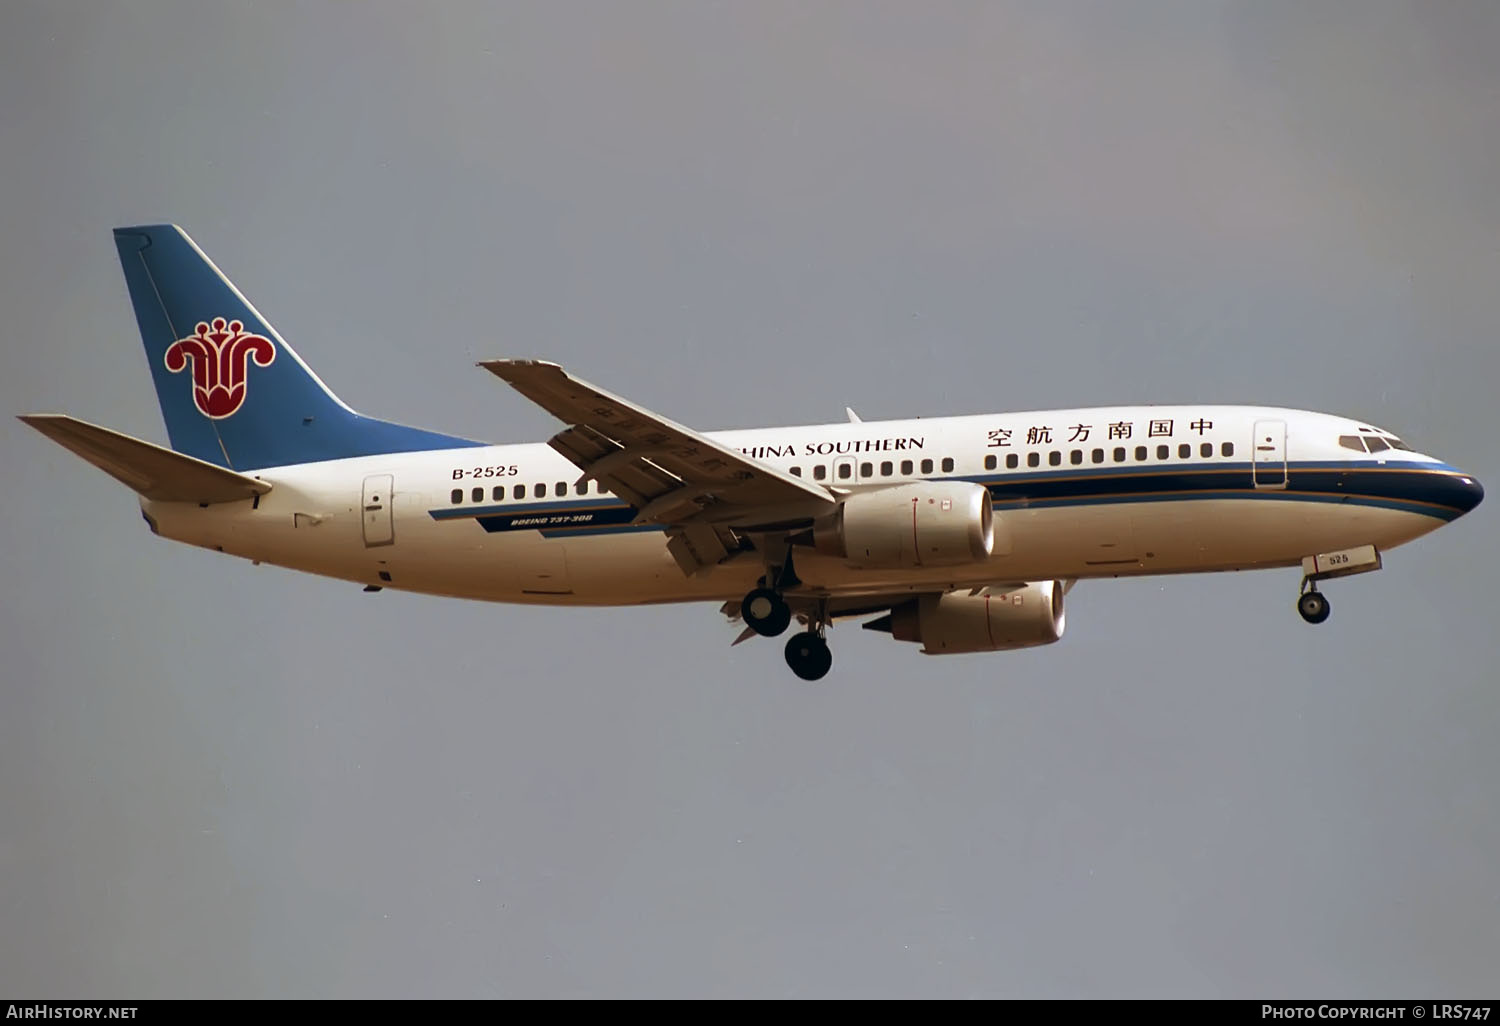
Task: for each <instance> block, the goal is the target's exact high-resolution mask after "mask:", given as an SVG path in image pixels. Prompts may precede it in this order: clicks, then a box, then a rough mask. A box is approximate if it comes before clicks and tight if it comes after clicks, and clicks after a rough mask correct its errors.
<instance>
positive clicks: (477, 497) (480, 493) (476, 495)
mask: <svg viewBox="0 0 1500 1026" xmlns="http://www.w3.org/2000/svg"><path fill="white" fill-rule="evenodd" d="M469 496H470V497H471V498H472V499H473V500H474V501H475V502H483V501H484V489H483V488H476V489H474V490H473V491H472V492H470V493H469Z"/></svg>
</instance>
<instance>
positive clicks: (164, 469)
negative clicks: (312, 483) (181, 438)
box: [20, 413, 271, 503]
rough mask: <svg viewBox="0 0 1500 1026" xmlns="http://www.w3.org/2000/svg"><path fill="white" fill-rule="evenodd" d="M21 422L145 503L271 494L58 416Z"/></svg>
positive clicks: (207, 466) (218, 470)
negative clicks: (149, 500)
mask: <svg viewBox="0 0 1500 1026" xmlns="http://www.w3.org/2000/svg"><path fill="white" fill-rule="evenodd" d="M20 419H21V420H22V421H24V422H26V423H27V424H30V425H31V426H32V427H34V428H36V429H37V430H38V431H40V432H41V433H42V434H44V435H46V436H47V437H48V438H50V439H52V440H53V441H54V442H56V443H57V444H58V445H60V446H62V447H63V448H64V449H70V450H72V451H73V452H75V453H77V454H78V455H80V456H82V457H83V458H84V459H86V460H88V461H89V462H90V463H92V464H93V465H94V466H96V467H98V468H99V469H100V470H102V471H104V472H105V473H106V474H108V475H109V476H110V477H112V478H114V479H115V480H116V481H119V482H121V483H122V484H124V485H126V486H127V487H130V488H133V489H134V490H135V491H137V492H139V493H140V494H142V495H144V496H145V497H146V498H148V499H155V500H158V501H161V502H199V503H209V502H234V501H236V500H239V499H249V498H253V497H254V496H257V495H264V494H266V492H269V491H270V490H271V486H270V485H269V484H267V483H266V482H265V481H257V480H256V479H255V478H253V477H246V476H245V475H244V474H236V473H235V472H234V471H232V470H225V469H224V468H223V467H216V466H214V465H213V464H212V463H205V462H203V461H202V460H199V459H194V458H193V457H192V456H184V455H183V454H182V453H179V452H173V451H172V450H171V449H164V448H162V447H161V446H159V445H152V444H151V443H150V442H143V441H141V440H140V439H139V438H132V437H130V436H129V435H122V434H120V432H118V431H111V430H110V429H109V428H103V427H100V426H98V425H97V424H90V423H88V422H87V421H82V420H76V419H75V418H73V417H65V416H63V415H62V414H59V413H33V414H28V415H26V416H23V417H22V418H20Z"/></svg>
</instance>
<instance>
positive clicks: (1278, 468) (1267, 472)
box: [1250, 420, 1286, 488]
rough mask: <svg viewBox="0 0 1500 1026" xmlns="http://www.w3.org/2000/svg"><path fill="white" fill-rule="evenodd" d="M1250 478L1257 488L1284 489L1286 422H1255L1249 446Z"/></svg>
mask: <svg viewBox="0 0 1500 1026" xmlns="http://www.w3.org/2000/svg"><path fill="white" fill-rule="evenodd" d="M1250 476H1251V479H1252V480H1253V481H1254V484H1255V487H1257V488H1285V487H1286V421H1284V420H1257V421H1256V422H1255V436H1254V437H1253V438H1252V439H1251V445H1250Z"/></svg>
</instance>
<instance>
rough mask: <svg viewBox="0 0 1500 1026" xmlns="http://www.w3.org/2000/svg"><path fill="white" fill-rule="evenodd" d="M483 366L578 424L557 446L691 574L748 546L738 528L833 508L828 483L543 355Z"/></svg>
mask: <svg viewBox="0 0 1500 1026" xmlns="http://www.w3.org/2000/svg"><path fill="white" fill-rule="evenodd" d="M479 366H481V367H483V368H484V369H485V370H488V371H489V372H490V373H492V374H494V375H495V376H496V377H499V378H501V379H502V380H504V381H505V382H507V383H508V384H509V385H510V386H511V387H512V388H514V389H515V390H516V391H518V392H520V393H521V394H522V395H524V396H525V397H526V398H528V399H530V400H531V401H532V402H534V403H536V404H537V405H538V406H540V407H541V408H542V409H544V410H546V411H547V412H548V413H551V414H552V415H553V416H554V417H557V418H558V419H559V420H561V421H563V422H565V423H566V424H568V425H569V427H568V428H567V429H565V430H563V431H560V432H559V433H557V434H556V435H554V436H553V437H552V438H551V439H550V441H549V443H548V444H550V445H551V446H552V448H554V449H556V450H557V451H558V452H560V453H561V454H562V455H563V456H565V457H567V458H568V460H569V461H571V462H572V463H573V465H574V466H576V467H578V468H579V469H580V470H582V471H583V477H582V478H580V480H587V479H589V478H592V479H594V480H597V481H599V482H600V483H601V484H602V485H603V486H604V487H606V488H608V489H609V490H610V491H612V492H614V493H615V494H616V495H618V496H620V497H621V498H623V499H625V500H626V501H628V502H629V503H630V504H631V505H633V506H634V507H635V508H636V510H637V514H636V519H635V522H636V523H638V524H660V525H661V526H662V527H663V528H664V529H666V530H667V531H668V534H669V535H670V536H671V541H670V542H669V545H668V548H669V549H671V551H672V555H673V556H674V557H675V558H676V559H677V562H678V564H679V565H681V566H682V568H683V570H684V572H687V573H692V572H695V571H696V570H698V569H701V568H703V567H705V566H711V565H713V564H715V563H718V562H722V561H723V560H724V559H726V558H728V556H729V555H730V554H731V553H732V552H733V551H735V550H736V549H738V548H739V542H738V540H737V539H736V538H735V536H734V535H733V533H732V532H731V530H730V529H731V528H736V527H737V528H742V529H746V530H755V529H760V530H768V529H775V528H778V527H783V526H786V527H790V526H792V525H805V524H806V523H807V521H809V520H811V519H812V518H813V517H816V516H818V515H821V514H823V513H828V512H831V511H832V510H833V508H834V506H835V504H836V501H837V500H836V499H835V498H834V497H833V496H832V495H831V494H830V493H829V492H828V491H827V490H826V489H824V488H822V487H819V486H818V485H815V484H812V483H811V482H808V481H804V480H802V479H801V478H799V477H794V476H792V475H791V474H788V473H786V472H785V471H782V470H778V469H776V468H775V467H771V466H767V465H766V464H764V463H761V462H759V461H757V460H753V459H750V458H749V457H747V456H745V455H744V454H743V453H741V452H738V451H736V450H734V449H732V448H730V447H729V446H726V445H723V444H721V443H719V442H715V441H714V440H712V439H710V438H707V437H706V436H704V435H702V434H699V433H698V432H696V431H693V430H692V429H690V428H686V427H683V426H682V425H681V424H677V423H674V422H673V421H670V420H668V419H666V418H665V417H662V416H659V415H658V414H655V413H652V412H651V411H650V410H647V409H645V408H643V407H640V406H637V405H635V404H634V403H632V402H630V401H629V400H626V399H622V398H620V397H619V396H617V395H613V394H611V393H609V392H606V391H604V389H602V388H599V387H597V386H595V385H591V384H589V383H588V382H586V381H582V380H580V379H579V378H575V377H573V376H572V375H571V374H569V373H568V372H567V371H565V370H563V368H562V367H560V366H558V365H557V364H555V363H548V362H545V361H541V360H485V361H482V362H481V363H480V364H479Z"/></svg>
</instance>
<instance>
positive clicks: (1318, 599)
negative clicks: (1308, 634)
mask: <svg viewBox="0 0 1500 1026" xmlns="http://www.w3.org/2000/svg"><path fill="white" fill-rule="evenodd" d="M1303 584H1304V585H1306V586H1308V587H1309V590H1308V591H1304V592H1303V593H1302V594H1301V595H1299V596H1298V597H1297V612H1299V613H1301V614H1302V619H1304V620H1306V621H1307V622H1308V623H1322V622H1323V621H1324V620H1326V619H1328V612H1329V609H1328V600H1327V599H1326V598H1324V597H1323V593H1322V592H1321V591H1319V590H1318V586H1317V584H1316V582H1313V581H1304V582H1303Z"/></svg>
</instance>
